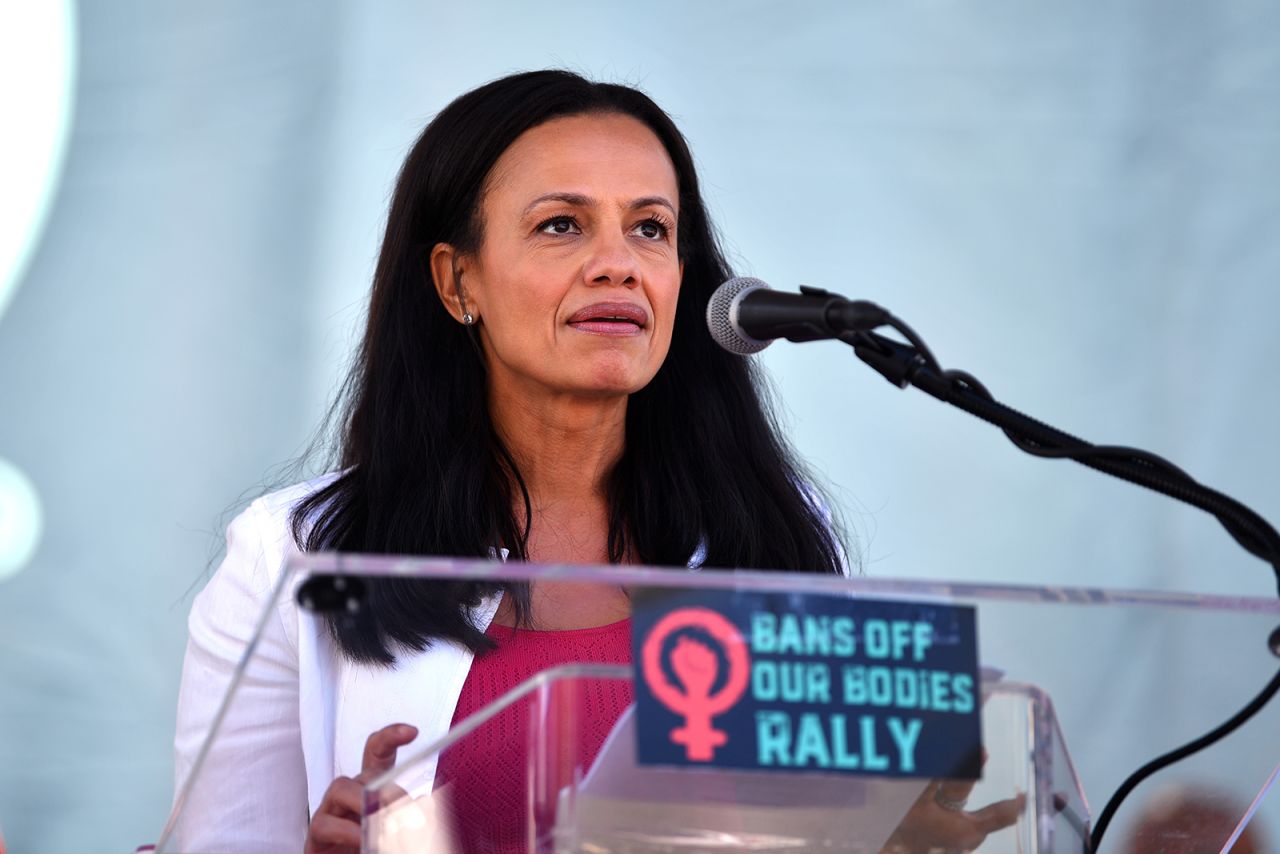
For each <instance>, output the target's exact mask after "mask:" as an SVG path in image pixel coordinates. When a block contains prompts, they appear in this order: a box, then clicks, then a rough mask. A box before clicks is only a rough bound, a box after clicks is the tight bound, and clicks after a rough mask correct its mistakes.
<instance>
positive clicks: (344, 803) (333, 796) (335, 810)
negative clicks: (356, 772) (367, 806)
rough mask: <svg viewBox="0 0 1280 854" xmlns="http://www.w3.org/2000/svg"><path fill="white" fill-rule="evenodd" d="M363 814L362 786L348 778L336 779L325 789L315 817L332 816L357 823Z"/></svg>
mask: <svg viewBox="0 0 1280 854" xmlns="http://www.w3.org/2000/svg"><path fill="white" fill-rule="evenodd" d="M363 812H364V786H363V785H362V784H361V783H360V782H359V781H358V780H353V779H351V778H350V777H338V778H336V779H335V780H334V781H333V782H332V783H330V784H329V788H328V789H325V792H324V798H323V799H322V800H321V801H320V808H319V809H317V810H316V815H317V816H320V815H333V816H337V817H338V818H350V819H354V820H356V821H357V822H358V821H360V816H361V814H362V813H363Z"/></svg>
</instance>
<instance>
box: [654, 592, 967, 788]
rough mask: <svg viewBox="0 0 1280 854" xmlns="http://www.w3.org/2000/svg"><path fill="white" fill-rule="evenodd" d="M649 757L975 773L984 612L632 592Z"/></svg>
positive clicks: (765, 766)
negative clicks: (978, 616)
mask: <svg viewBox="0 0 1280 854" xmlns="http://www.w3.org/2000/svg"><path fill="white" fill-rule="evenodd" d="M632 605H633V610H632V632H633V634H632V650H633V661H634V666H635V687H636V721H637V726H636V734H637V739H638V741H637V745H636V756H637V759H638V761H639V762H640V764H642V765H682V766H709V767H721V768H751V769H762V770H776V771H792V772H797V771H800V772H805V771H807V772H825V773H840V774H870V775H877V776H891V777H929V778H943V777H946V778H952V779H977V777H978V776H979V773H980V771H981V766H982V733H981V708H980V704H981V697H980V694H979V684H978V654H977V639H976V620H975V612H974V609H973V608H972V607H969V606H964V605H943V604H936V603H923V602H902V601H891V600H884V599H853V598H847V597H834V596H814V595H799V594H784V593H762V592H758V591H745V592H737V591H728V590H688V589H681V590H667V589H646V590H641V591H636V592H635V593H634V594H633V600H632Z"/></svg>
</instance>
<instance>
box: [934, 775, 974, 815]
mask: <svg viewBox="0 0 1280 854" xmlns="http://www.w3.org/2000/svg"><path fill="white" fill-rule="evenodd" d="M977 782H978V781H977V780H939V781H938V787H937V788H936V789H934V792H933V797H934V800H935V801H937V803H938V805H939V806H941V807H943V808H944V809H952V810H954V811H959V810H963V809H964V804H965V802H966V801H968V800H969V793H970V792H972V791H973V787H974V786H975V785H977Z"/></svg>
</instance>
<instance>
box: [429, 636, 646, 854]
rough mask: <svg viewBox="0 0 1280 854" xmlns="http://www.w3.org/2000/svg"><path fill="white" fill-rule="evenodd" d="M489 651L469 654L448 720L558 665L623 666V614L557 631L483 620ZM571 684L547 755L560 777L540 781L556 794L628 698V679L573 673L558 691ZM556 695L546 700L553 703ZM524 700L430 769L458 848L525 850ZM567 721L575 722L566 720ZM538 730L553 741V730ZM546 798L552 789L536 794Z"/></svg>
mask: <svg viewBox="0 0 1280 854" xmlns="http://www.w3.org/2000/svg"><path fill="white" fill-rule="evenodd" d="M485 634H486V635H487V636H488V637H489V638H491V639H492V640H494V641H495V642H496V643H497V648H496V649H494V650H492V651H491V652H488V653H486V654H484V655H480V656H477V657H476V659H475V661H474V662H473V663H472V665H471V671H470V672H469V673H468V674H467V681H466V683H465V684H464V685H463V687H462V694H461V696H460V697H459V698H458V706H457V710H456V711H455V712H454V715H453V722H454V724H458V723H460V722H461V721H462V720H464V719H465V718H467V717H469V716H470V715H471V714H472V713H474V712H476V711H478V710H479V709H481V708H483V707H484V706H486V705H488V704H489V703H491V702H492V701H494V700H496V699H497V698H498V697H500V696H502V695H503V694H505V693H506V692H507V691H508V690H510V689H511V688H514V687H515V686H516V685H518V684H520V683H521V682H523V681H525V680H526V679H528V678H529V677H531V676H533V675H535V674H537V673H539V672H540V671H543V670H546V669H548V668H551V667H556V666H558V665H562V664H572V663H592V664H629V663H630V662H631V620H630V619H625V620H619V621H618V622H616V623H610V624H609V625H607V626H599V627H596V628H590V629H569V630H565V631H548V632H544V631H534V630H532V629H524V628H521V629H513V628H510V627H508V626H496V625H490V626H489V630H488V631H487V632H486V633H485ZM573 686H576V687H577V694H578V696H577V697H576V698H575V697H571V696H569V695H568V694H565V695H562V696H563V697H564V700H565V702H566V703H571V705H569V706H568V708H576V709H577V714H576V715H564V714H563V713H562V714H561V715H560V717H561V718H562V719H564V721H565V724H566V725H567V726H568V727H571V728H570V729H566V730H565V731H564V732H563V733H560V734H559V735H560V736H561V737H562V738H563V739H565V740H563V741H559V747H558V749H557V752H558V753H559V754H560V755H561V756H562V757H565V765H566V767H565V769H564V770H563V771H562V772H561V776H562V779H561V780H559V781H555V782H553V783H552V785H550V786H549V787H548V789H549V791H550V792H554V791H557V790H558V789H559V788H560V787H561V786H562V785H564V784H565V783H568V782H569V781H570V780H571V779H572V775H573V774H574V766H577V768H578V769H580V770H581V773H585V772H586V770H587V769H588V768H590V767H591V763H592V761H594V759H595V757H596V754H597V753H598V752H599V751H600V746H601V745H602V744H603V743H604V740H605V738H606V737H607V736H608V735H609V731H610V730H611V729H612V728H613V725H614V723H616V722H617V720H618V717H619V716H620V715H621V714H622V712H623V711H624V710H625V709H626V708H627V706H629V705H630V704H631V699H632V691H631V683H630V682H629V681H625V680H612V679H610V680H605V679H587V680H577V681H575V682H573V683H571V685H565V686H561V688H560V689H559V690H565V691H569V690H572V687H573ZM560 699H561V698H560V697H557V698H556V702H557V708H560V707H559V705H558V703H559V701H560ZM532 709H533V697H532V696H526V697H525V698H523V699H522V700H520V701H519V702H517V703H515V704H514V705H512V706H510V707H508V708H506V709H504V710H503V711H502V712H500V713H499V714H498V715H497V716H495V717H494V718H492V719H491V720H489V721H487V722H485V723H484V724H483V725H481V726H480V728H479V729H477V730H476V731H475V732H473V733H471V734H470V735H469V736H467V737H466V738H464V739H463V740H462V741H461V742H460V743H459V744H458V745H456V746H455V747H453V748H450V749H449V750H446V751H445V752H444V753H443V754H442V755H441V757H440V762H439V765H438V766H437V770H436V788H437V789H438V790H439V789H443V788H444V787H446V786H447V787H449V790H448V795H447V802H448V803H449V805H450V807H451V812H452V814H453V816H452V820H453V827H454V832H455V835H456V837H457V841H458V843H459V844H460V846H461V850H462V851H464V852H466V854H491V852H492V853H493V854H496V852H517V851H519V852H523V851H525V850H527V847H526V846H527V842H526V839H525V835H526V834H527V833H528V813H529V809H530V799H529V791H528V790H529V787H528V785H527V782H526V781H527V778H528V760H529V724H530V720H531V717H532ZM573 718H576V720H573ZM542 735H543V737H544V738H546V739H548V743H549V744H552V745H555V744H557V739H556V738H555V735H556V733H553V732H549V731H547V730H544V732H543V733H542ZM543 800H544V801H545V803H546V804H547V805H553V804H554V801H555V799H554V795H550V794H549V795H548V797H547V798H545V799H543Z"/></svg>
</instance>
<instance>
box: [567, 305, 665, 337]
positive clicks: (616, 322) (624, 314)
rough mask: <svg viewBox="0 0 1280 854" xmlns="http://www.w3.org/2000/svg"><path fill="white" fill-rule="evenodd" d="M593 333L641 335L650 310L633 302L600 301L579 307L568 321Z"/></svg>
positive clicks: (583, 330) (647, 323) (575, 327)
mask: <svg viewBox="0 0 1280 854" xmlns="http://www.w3.org/2000/svg"><path fill="white" fill-rule="evenodd" d="M567 322H568V324H569V325H570V326H572V327H573V328H574V329H576V330H578V331H579V332H587V333H589V334H591V335H613V336H623V337H627V336H632V335H639V334H640V333H641V332H643V331H644V328H645V327H646V326H648V325H649V312H647V311H645V310H644V308H643V307H641V306H638V305H636V304H635V303H633V302H598V303H593V304H592V305H589V306H587V307H586V308H581V309H578V310H577V311H575V312H574V313H573V315H572V316H570V318H569V320H568V321H567Z"/></svg>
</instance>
